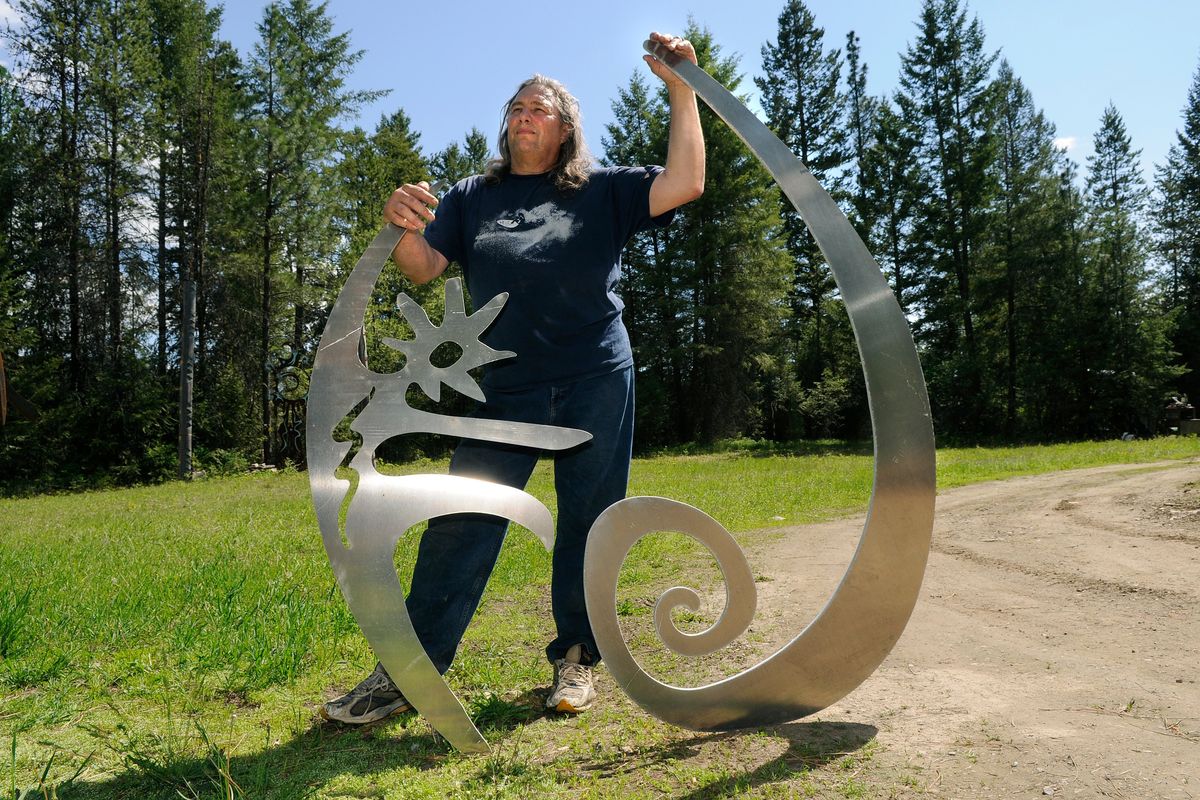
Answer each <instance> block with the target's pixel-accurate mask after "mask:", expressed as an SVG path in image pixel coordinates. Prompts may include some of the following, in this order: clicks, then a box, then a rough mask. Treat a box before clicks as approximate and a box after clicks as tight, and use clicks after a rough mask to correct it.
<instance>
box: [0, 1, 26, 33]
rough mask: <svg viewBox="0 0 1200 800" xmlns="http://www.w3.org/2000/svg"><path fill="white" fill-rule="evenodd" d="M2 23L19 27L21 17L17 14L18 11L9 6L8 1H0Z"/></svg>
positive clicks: (0, 20) (0, 19)
mask: <svg viewBox="0 0 1200 800" xmlns="http://www.w3.org/2000/svg"><path fill="white" fill-rule="evenodd" d="M0 22H8V23H11V24H12V26H13V27H14V28H15V27H19V25H20V23H21V17H20V15H18V14H17V10H16V9H15V8H13V7H12V6H11V5H9V3H8V0H0Z"/></svg>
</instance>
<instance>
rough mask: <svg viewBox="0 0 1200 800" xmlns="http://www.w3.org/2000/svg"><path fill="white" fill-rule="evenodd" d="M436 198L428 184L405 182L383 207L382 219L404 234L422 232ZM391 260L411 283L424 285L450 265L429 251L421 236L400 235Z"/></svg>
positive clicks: (431, 248) (423, 182)
mask: <svg viewBox="0 0 1200 800" xmlns="http://www.w3.org/2000/svg"><path fill="white" fill-rule="evenodd" d="M437 204H438V199H437V198H436V197H434V195H433V194H432V193H431V192H430V191H429V184H428V183H426V182H425V181H421V182H420V183H406V184H404V185H403V186H401V187H400V188H399V189H397V190H396V191H394V192H392V195H391V197H389V198H388V199H387V202H386V203H385V204H384V206H383V217H384V219H386V220H387V221H388V222H390V223H392V224H393V225H395V226H397V227H399V228H404V229H405V230H408V231H423V230H425V224H426V223H427V222H431V221H432V220H433V216H434V215H433V210H432V207H433V206H436V205H437ZM392 261H395V262H396V266H397V267H399V268H400V271H401V272H403V273H404V274H405V276H406V277H407V278H408V279H409V280H411V281H412V282H413V283H418V284H420V283H428V282H429V281H431V280H433V279H434V278H436V277H437V276H438V275H441V274H442V273H443V272H445V270H446V266H447V265H448V264H449V263H450V262H448V261H447V260H446V257H445V256H443V255H442V254H441V253H439V252H438V251H437V250H435V249H433V247H431V246H430V245H429V242H427V241H425V237H424V236H403V237H401V238H400V241H399V243H398V244H397V245H396V248H395V249H394V250H392Z"/></svg>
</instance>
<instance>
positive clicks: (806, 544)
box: [748, 461, 1200, 798]
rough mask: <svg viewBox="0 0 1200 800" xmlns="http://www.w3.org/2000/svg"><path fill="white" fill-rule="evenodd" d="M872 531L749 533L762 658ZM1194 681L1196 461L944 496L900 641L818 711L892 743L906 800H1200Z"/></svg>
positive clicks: (795, 628)
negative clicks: (908, 780) (912, 799)
mask: <svg viewBox="0 0 1200 800" xmlns="http://www.w3.org/2000/svg"><path fill="white" fill-rule="evenodd" d="M861 525H862V521H861V520H847V521H844V522H837V523H830V524H825V525H818V526H805V527H797V528H790V529H787V530H785V531H784V532H783V533H782V534H779V533H778V532H775V531H773V532H764V533H761V534H754V535H752V536H751V537H750V541H749V543H748V556H749V558H750V561H751V563H752V565H753V566H754V569H755V571H756V573H762V580H761V581H760V583H759V584H758V588H759V592H760V601H759V608H760V611H759V616H758V619H759V620H765V622H761V623H756V624H758V625H760V626H764V625H765V626H766V627H767V628H769V629H771V634H770V636H769V637H768V638H770V639H771V641H770V642H766V644H768V645H771V644H773V643H775V642H782V641H786V640H787V639H789V638H791V637H792V636H794V635H795V634H796V633H798V632H799V630H800V629H801V628H802V627H803V625H804V624H806V623H807V622H808V620H810V619H811V618H812V617H813V616H814V615H815V614H816V613H817V611H818V610H819V609H820V607H821V605H823V603H824V601H825V599H826V598H827V597H828V596H829V594H830V592H831V591H832V590H833V588H834V587H835V586H836V584H837V582H838V580H839V579H840V578H841V575H842V572H843V571H844V569H845V566H846V564H847V563H848V561H849V558H850V554H851V553H852V552H853V549H854V547H855V545H856V544H857V541H858V535H859V533H860V531H861ZM751 663H752V662H751ZM1198 682H1200V463H1197V462H1194V461H1192V462H1167V463H1161V464H1151V465H1140V466H1135V467H1131V466H1118V467H1105V468H1100V469H1088V470H1077V471H1071V472H1062V473H1055V474H1051V475H1038V476H1035V477H1029V478H1018V479H1013V480H1006V481H998V482H992V483H985V484H978V485H974V486H969V487H964V488H961V489H954V490H950V491H947V492H944V493H942V494H941V495H940V496H939V498H938V506H937V514H936V517H935V523H934V536H933V549H932V552H931V554H930V559H929V565H928V568H927V570H926V576H925V583H924V586H923V587H922V593H921V599H920V601H919V602H918V604H917V607H916V610H915V611H914V613H913V617H912V619H911V621H910V622H909V625H908V628H907V629H906V631H905V633H904V636H903V637H902V638H901V640H900V642H899V643H898V644H897V646H896V648H895V650H893V652H892V654H891V655H890V656H889V657H888V659H887V660H886V661H885V662H884V664H883V665H882V666H881V667H880V669H879V670H878V671H877V672H876V673H875V674H874V675H873V676H872V677H871V678H869V679H868V680H867V681H866V683H864V684H863V685H862V686H860V687H859V688H858V689H857V690H856V691H855V692H853V693H851V694H850V695H849V696H848V697H846V698H845V699H843V700H842V701H841V702H839V703H837V704H836V705H834V706H832V707H831V708H829V709H827V710H826V711H824V712H822V713H821V714H820V715H819V716H820V719H822V720H827V721H830V722H837V723H856V724H863V725H871V726H874V727H876V728H878V734H877V741H878V748H877V753H876V755H875V756H874V760H875V761H877V762H879V763H878V766H879V767H881V768H882V769H883V770H884V771H891V772H892V773H893V774H903V775H907V776H910V777H913V778H915V781H912V783H915V784H916V785H915V786H913V785H909V786H907V787H905V786H897V787H894V789H893V790H892V791H893V792H894V793H897V794H900V795H908V794H910V793H911V794H933V795H937V796H944V797H952V798H975V797H979V798H983V797H987V798H993V797H1047V796H1050V797H1115V798H1200V683H1198Z"/></svg>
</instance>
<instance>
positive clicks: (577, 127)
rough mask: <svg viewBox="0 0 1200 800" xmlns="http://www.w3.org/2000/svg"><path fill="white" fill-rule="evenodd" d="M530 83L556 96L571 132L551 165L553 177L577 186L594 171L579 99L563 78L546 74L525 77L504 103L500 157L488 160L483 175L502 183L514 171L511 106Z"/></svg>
mask: <svg viewBox="0 0 1200 800" xmlns="http://www.w3.org/2000/svg"><path fill="white" fill-rule="evenodd" d="M528 86H538V87H541V88H542V89H545V90H546V92H548V93H549V94H550V96H551V97H552V98H554V105H555V111H556V112H557V114H558V118H559V119H560V120H562V123H563V125H565V126H567V129H568V130H569V131H570V134H569V135H568V136H567V140H566V141H565V142H563V143H562V147H561V149H560V150H559V152H558V161H557V162H555V164H554V166H553V167H551V169H550V178H551V179H552V180H553V181H554V185H555V186H556V187H558V188H559V189H563V190H566V189H578V188H579V187H581V186H583V185H584V184H585V183H587V181H588V175H589V174H590V173H591V171H592V154H591V153H590V152H588V147H587V142H585V141H584V140H583V116H582V115H581V114H580V113H579V101H578V100H576V99H575V96H574V95H572V94H571V93H570V92H569V91H567V87H566V86H563V85H562V83H561V82H560V81H556V80H554V79H553V78H547V77H546V76H545V75H534V76H533V77H532V78H529V79H528V80H526V81H523V82H522V83H521V85H520V86H518V87H517V90H516V91H515V92H513V95H512V97H510V98H508V102H506V103H505V104H504V120H503V122H501V123H500V139H499V141H498V142H497V146H498V148H499V151H500V157H499V158H494V159H492V160H491V161H489V162H488V165H487V169H486V170H485V171H484V179H485V180H486V181H487V182H488V183H499V182H500V181H501V180H502V179H503V178H505V177H506V176H507V175H508V174H509V173H510V172H512V154H511V153H509V151H508V110H509V109H510V108H511V107H512V104H513V100H516V99H517V95H519V94H520V93H521V91H522V90H523V89H525V88H526V87H528Z"/></svg>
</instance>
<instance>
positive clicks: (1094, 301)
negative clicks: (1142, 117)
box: [0, 0, 1200, 492]
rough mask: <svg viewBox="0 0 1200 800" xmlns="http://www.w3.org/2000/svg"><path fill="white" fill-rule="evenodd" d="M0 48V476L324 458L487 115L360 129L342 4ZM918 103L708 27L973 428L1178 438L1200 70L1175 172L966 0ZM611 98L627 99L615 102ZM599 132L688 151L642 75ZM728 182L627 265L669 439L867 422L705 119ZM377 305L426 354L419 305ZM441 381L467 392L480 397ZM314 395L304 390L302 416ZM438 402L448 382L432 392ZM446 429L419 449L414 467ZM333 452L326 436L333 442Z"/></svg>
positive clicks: (786, 37)
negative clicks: (343, 305) (338, 336)
mask: <svg viewBox="0 0 1200 800" xmlns="http://www.w3.org/2000/svg"><path fill="white" fill-rule="evenodd" d="M12 5H13V7H14V8H15V10H16V11H17V13H18V14H19V15H20V16H21V18H22V20H23V25H22V27H21V28H20V29H19V30H18V29H15V28H14V29H10V30H9V31H8V32H7V34H5V35H6V37H7V42H6V43H7V46H8V49H9V51H10V53H11V54H12V60H13V66H12V69H11V70H7V69H5V68H4V67H2V66H0V355H2V358H3V360H2V361H0V364H2V365H3V371H4V373H5V374H6V375H7V383H0V388H2V389H4V390H5V391H3V392H2V393H0V401H2V402H0V406H2V407H3V410H4V420H3V423H4V424H3V425H2V426H0V491H4V492H26V491H41V490H47V489H62V488H72V487H88V486H103V485H123V484H132V483H140V482H153V481H158V480H164V479H168V478H171V477H173V476H176V475H183V476H184V477H186V476H188V475H190V474H192V473H193V472H194V471H197V470H204V471H209V472H220V471H231V470H240V469H245V468H247V467H248V466H249V465H251V464H255V463H264V464H282V463H284V462H286V461H296V460H297V459H298V455H297V452H298V451H297V448H296V443H295V442H294V441H289V440H288V439H287V437H286V436H285V435H284V434H283V431H284V429H285V428H286V427H287V421H286V419H285V417H286V416H287V415H288V414H291V413H293V410H294V408H293V407H294V406H295V405H296V404H297V402H298V403H299V405H300V407H301V409H302V398H303V393H304V370H305V367H306V365H308V364H311V358H312V354H313V351H314V349H315V347H316V344H317V341H318V337H319V335H320V332H321V329H322V326H323V323H324V318H325V315H326V314H327V313H328V310H329V308H330V307H331V305H332V303H333V300H334V299H335V298H336V296H337V293H338V291H339V289H340V287H341V285H342V283H343V281H344V280H345V277H346V276H347V275H348V274H349V271H350V270H351V269H352V268H353V266H354V263H355V262H356V260H357V259H358V257H359V255H361V253H362V252H363V250H364V249H365V247H366V244H367V243H368V242H369V241H370V240H371V238H372V237H373V236H374V234H375V233H376V232H377V231H378V229H379V226H380V223H381V209H382V205H383V201H384V199H385V198H386V197H387V195H388V194H389V193H390V192H391V190H392V189H393V188H395V187H396V186H399V185H400V184H402V183H407V182H415V181H419V180H435V179H436V180H443V181H448V182H453V181H456V180H458V179H460V178H463V177H465V176H467V175H470V174H473V173H476V172H478V171H480V170H481V169H482V167H483V166H484V164H486V162H487V160H488V158H489V156H490V153H491V152H492V148H493V147H494V143H493V142H491V141H490V140H489V138H488V137H487V136H485V135H484V134H483V133H481V132H480V131H478V130H471V131H465V132H463V138H462V140H461V141H460V142H457V143H454V144H451V145H449V146H447V147H445V148H444V149H442V150H439V151H437V152H426V151H423V150H422V147H421V144H420V132H419V131H417V130H414V129H413V126H412V124H411V121H410V119H409V118H408V117H407V116H406V115H405V113H404V111H403V110H402V109H398V110H396V111H395V112H394V113H391V114H389V115H386V116H384V117H383V118H381V119H380V120H379V121H378V123H377V125H376V126H375V128H374V130H365V129H363V128H361V127H347V126H345V125H344V123H343V121H344V120H346V119H348V118H353V116H354V113H355V111H356V109H358V108H359V107H361V106H362V104H364V103H365V102H368V101H370V100H372V99H373V97H374V95H372V93H369V92H361V91H353V90H350V89H349V88H348V87H347V78H348V76H350V75H351V74H352V71H353V70H354V68H355V64H356V62H357V61H358V59H359V57H360V55H361V53H360V52H357V51H355V50H354V49H353V48H352V46H351V42H350V39H349V36H348V34H347V33H344V32H338V31H336V30H335V29H334V24H333V21H332V19H331V17H330V15H329V14H328V12H327V6H326V4H324V3H315V2H313V0H278V2H274V3H272V4H270V5H269V6H267V7H266V8H265V10H264V11H263V14H262V16H261V19H260V21H259V22H258V27H257V40H256V44H255V45H254V47H253V48H252V50H251V51H250V52H247V53H239V52H237V51H236V50H235V49H234V48H233V47H232V46H231V45H230V44H229V43H228V42H226V41H223V40H222V39H221V38H220V36H219V30H220V26H219V23H220V10H219V9H218V8H210V7H208V6H207V5H206V3H205V1H204V0H15V1H14V2H13V3H12ZM915 23H916V24H915V26H914V28H913V35H912V36H911V37H910V39H909V44H908V46H907V49H906V50H905V51H904V52H903V53H902V58H901V74H900V75H899V80H898V84H897V88H896V90H895V91H894V92H892V93H891V94H887V95H883V94H875V93H873V92H872V88H871V82H870V80H869V74H868V68H867V64H866V63H864V61H863V60H862V58H861V50H860V45H861V42H860V40H859V38H858V36H857V35H856V34H855V33H854V32H853V31H848V32H836V33H835V32H826V31H825V30H824V29H823V28H822V27H820V25H819V21H818V20H817V19H815V18H814V16H813V14H812V13H811V12H810V11H809V9H808V8H807V7H806V6H805V4H804V2H802V0H786V2H784V4H783V7H782V8H781V10H780V13H779V16H778V29H777V30H776V31H775V32H774V34H775V35H774V36H773V37H772V38H771V39H770V40H768V41H766V42H764V43H763V44H762V58H763V67H764V68H763V76H762V77H757V78H753V79H752V80H746V78H745V75H744V73H743V72H742V71H741V68H740V67H739V60H738V57H737V56H736V55H734V54H730V53H727V52H725V51H723V50H722V47H721V43H720V42H718V41H716V40H715V38H714V36H713V35H712V34H711V33H710V32H709V31H708V30H706V29H704V28H703V27H701V26H699V25H698V24H696V23H691V25H690V27H689V29H688V30H687V31H686V34H685V35H687V36H688V37H689V38H690V39H691V40H692V42H693V43H694V44H695V45H696V48H697V51H698V54H699V57H700V64H701V66H702V67H703V68H704V69H706V70H707V71H708V72H709V73H710V74H711V75H713V76H714V77H715V78H716V79H717V80H719V81H720V82H721V83H722V84H724V85H725V86H726V87H728V88H729V89H730V90H731V91H733V92H734V93H735V94H738V95H739V96H741V97H743V98H750V97H751V96H753V97H754V98H755V99H756V101H757V104H758V107H760V108H761V109H762V112H763V114H764V117H765V120H766V121H767V123H768V124H769V125H770V126H771V128H772V129H773V130H774V131H775V132H776V133H777V135H778V136H779V137H780V138H781V139H782V140H783V141H784V142H785V143H787V145H788V146H789V147H790V148H791V149H792V151H793V152H794V153H796V154H797V155H798V156H799V157H800V158H801V159H802V160H803V161H804V162H805V164H807V165H808V167H809V168H810V169H811V170H812V172H813V173H814V174H815V175H816V176H817V178H818V179H819V180H820V182H821V183H822V185H824V186H825V187H826V188H827V189H829V190H830V192H831V193H832V194H833V195H834V197H835V198H836V199H837V200H838V202H839V203H840V204H841V206H842V208H843V209H844V210H845V212H846V214H847V216H848V217H849V218H850V220H851V222H852V223H853V224H854V225H855V227H856V228H857V229H858V231H859V232H860V234H861V236H862V237H863V239H864V241H866V242H867V244H868V246H869V248H870V249H871V251H872V252H873V253H874V254H875V256H876V259H877V260H878V262H879V265H880V267H881V269H882V270H883V272H884V274H885V276H886V277H887V279H888V281H889V283H890V284H891V286H892V288H893V289H894V291H895V293H896V296H897V297H898V298H899V300H900V303H901V305H902V307H903V309H904V311H905V313H906V314H907V316H908V318H909V320H910V322H911V326H912V330H913V334H914V337H915V340H916V343H917V347H918V350H919V352H920V354H921V360H922V364H923V366H924V370H925V376H926V380H927V382H928V385H929V392H930V398H931V403H932V408H933V414H934V427H935V430H936V431H937V434H938V436H939V438H940V439H941V440H942V441H957V442H968V443H969V442H983V441H987V442H1018V441H1019V442H1040V441H1050V440H1065V439H1100V438H1111V437H1119V436H1122V435H1125V434H1132V435H1135V436H1138V437H1142V436H1150V435H1154V434H1157V433H1161V432H1162V431H1163V426H1164V419H1163V409H1164V407H1165V406H1166V404H1167V403H1168V402H1170V401H1171V400H1172V399H1173V398H1186V397H1192V398H1200V69H1198V71H1197V72H1196V74H1195V76H1194V78H1193V80H1192V83H1191V88H1190V91H1189V92H1188V94H1187V96H1186V97H1180V98H1179V104H1180V109H1181V112H1180V113H1181V116H1180V123H1179V128H1178V132H1177V135H1176V140H1175V141H1174V142H1173V143H1172V145H1171V147H1170V150H1169V152H1168V155H1167V157H1166V159H1165V162H1164V163H1162V164H1156V165H1154V169H1153V175H1154V178H1153V181H1152V183H1151V184H1147V182H1146V180H1145V179H1144V178H1143V171H1142V163H1141V151H1140V150H1139V149H1138V146H1137V143H1136V142H1133V141H1131V139H1130V136H1129V135H1128V133H1127V130H1126V126H1125V122H1124V120H1123V119H1122V116H1121V112H1120V109H1118V108H1115V107H1112V106H1111V105H1110V106H1109V107H1108V108H1106V109H1104V111H1103V114H1102V116H1101V118H1100V119H1099V121H1098V125H1097V132H1096V134H1095V138H1094V143H1093V145H1094V154H1093V155H1092V156H1090V157H1088V158H1087V160H1086V163H1082V164H1079V163H1075V162H1073V161H1072V160H1071V158H1070V157H1069V156H1068V154H1067V153H1066V152H1065V151H1064V150H1061V149H1059V148H1058V147H1056V146H1055V138H1056V132H1055V126H1054V123H1053V121H1052V120H1050V119H1047V118H1046V116H1045V115H1044V114H1043V113H1042V111H1041V110H1040V109H1039V108H1038V106H1037V103H1036V99H1035V98H1034V97H1033V96H1032V95H1031V93H1030V91H1029V90H1028V89H1027V88H1026V87H1025V85H1023V83H1022V81H1021V78H1020V76H1019V75H1017V74H1015V72H1014V70H1013V69H1012V67H1011V66H1010V65H1009V64H1008V63H1007V62H1005V61H1004V59H1003V58H1002V57H1001V56H1000V54H999V53H1000V51H999V50H998V49H997V47H996V45H995V44H993V43H990V42H989V41H988V40H987V38H986V35H985V31H984V28H983V25H982V24H981V22H980V21H979V19H978V18H977V17H975V16H974V15H973V14H972V13H971V10H970V9H969V7H968V5H967V3H966V2H965V1H964V0H924V3H923V5H922V7H921V10H920V16H919V18H918V19H917V20H915ZM590 102H595V100H590ZM611 106H612V110H613V115H614V122H613V123H612V124H610V125H609V126H608V127H607V130H606V133H605V135H604V136H603V138H602V141H601V142H599V143H593V148H594V149H595V150H596V151H597V153H598V158H599V160H600V161H601V162H602V163H605V164H662V163H664V161H665V158H666V143H667V126H666V121H667V119H668V113H667V108H666V95H665V92H664V91H662V89H661V88H660V86H659V82H658V81H657V80H654V79H653V77H652V76H648V75H645V74H643V72H635V73H634V74H633V76H632V77H631V78H630V79H629V81H628V84H627V85H625V86H624V87H622V88H621V89H620V90H619V91H618V93H617V96H616V97H615V98H613V99H612V100H611ZM702 124H703V126H704V133H705V137H706V142H707V149H708V164H709V167H708V176H707V185H706V192H705V194H704V196H703V197H702V198H700V199H699V200H698V201H696V202H694V203H692V204H690V205H688V206H686V207H684V208H683V209H681V210H680V212H679V213H678V214H677V216H676V219H675V222H674V224H672V225H671V226H670V227H669V228H667V229H663V230H655V231H652V232H648V233H645V234H640V235H639V236H638V237H637V238H635V240H634V241H633V242H631V244H630V245H629V247H628V248H627V250H626V254H625V257H624V276H623V280H622V284H621V293H622V297H623V299H624V301H625V303H626V311H625V315H626V316H625V319H626V325H627V326H628V328H629V331H630V335H631V338H632V340H633V344H634V349H635V354H636V359H637V364H638V373H637V380H638V385H637V392H638V397H639V404H638V432H637V447H638V449H639V451H642V452H647V451H653V450H658V449H663V448H675V447H681V446H689V445H700V446H706V445H710V444H712V443H714V442H719V441H721V440H726V439H731V438H753V439H759V440H769V441H775V442H793V441H797V440H803V439H823V438H831V437H835V438H844V439H864V438H866V437H868V436H869V433H870V421H869V417H868V410H867V408H866V397H865V390H864V387H863V379H862V374H861V369H860V362H859V358H858V353H857V349H856V345H855V341H854V336H853V333H852V331H851V330H850V326H849V322H848V318H847V315H846V312H845V309H844V307H843V305H842V303H841V301H840V299H839V296H838V291H837V287H836V286H835V285H834V283H833V281H832V279H831V277H830V274H829V271H828V269H827V268H826V266H825V264H824V263H823V260H822V256H821V253H820V251H819V250H818V248H817V246H816V244H815V242H814V241H813V239H812V237H811V235H810V234H809V232H808V230H807V229H806V227H805V226H804V224H803V222H801V221H800V219H799V218H798V217H797V215H796V214H795V212H794V211H793V210H792V208H791V206H790V204H789V203H788V202H787V200H786V199H785V198H783V197H782V195H781V193H780V192H779V190H778V188H777V187H776V185H775V184H774V182H773V181H772V180H771V179H770V178H769V177H768V176H767V174H766V173H765V171H763V170H762V169H761V168H760V167H759V165H758V163H757V161H756V160H755V158H754V157H753V156H752V155H751V154H750V153H749V151H748V150H747V149H746V148H745V147H744V145H742V144H741V142H740V141H739V140H738V139H737V138H736V137H735V136H734V135H733V134H732V133H731V131H730V130H729V129H728V128H727V127H725V125H724V124H723V123H721V122H720V121H719V120H717V119H716V118H715V117H714V116H713V115H712V114H710V113H709V112H708V111H707V109H705V108H704V107H703V105H702ZM384 276H385V277H384V278H383V279H381V281H380V284H379V285H378V286H377V289H376V294H375V296H374V298H373V300H372V303H371V305H370V308H369V310H368V313H367V319H366V330H367V337H366V348H367V357H368V361H369V363H370V364H371V366H372V368H374V369H377V370H380V371H388V370H389V369H392V368H395V363H394V361H395V359H396V358H397V354H396V351H395V350H392V349H390V348H388V347H385V346H384V345H383V344H382V339H383V337H385V336H391V337H394V338H399V339H403V338H405V337H406V336H407V335H409V334H408V332H407V330H406V323H405V322H404V319H403V317H402V316H401V315H400V314H399V312H398V311H397V309H396V305H395V299H396V295H397V294H398V293H399V292H407V293H408V294H409V295H410V296H412V297H413V298H414V299H415V300H417V301H418V302H420V303H421V304H423V305H424V306H426V308H428V309H430V310H431V316H433V318H434V319H435V320H436V319H437V318H438V311H437V309H438V307H439V305H440V304H441V302H442V289H441V285H440V282H435V283H433V284H428V285H425V286H413V285H412V284H411V283H409V282H407V281H405V280H404V279H403V278H402V277H401V276H400V275H399V273H398V271H396V270H394V269H389V270H385V272H384ZM448 394H450V395H451V396H450V397H446V396H443V398H442V406H441V408H442V409H443V410H444V409H445V407H446V405H447V404H450V405H451V406H452V407H454V408H459V409H461V408H465V407H466V405H465V402H464V400H463V398H461V397H458V396H455V395H453V393H448ZM289 402H290V403H291V405H290V406H289ZM430 402H431V401H430ZM448 446H449V444H448V443H446V442H444V441H436V442H435V441H432V440H430V441H423V440H416V441H415V442H406V443H402V444H396V445H395V446H394V447H393V448H392V450H391V451H388V452H387V453H386V456H387V457H388V458H389V459H395V460H397V461H400V460H405V459H410V458H413V457H416V456H421V455H430V456H436V455H441V454H442V453H444V448H446V447H448ZM299 452H301V453H302V448H301V449H300V451H299Z"/></svg>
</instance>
